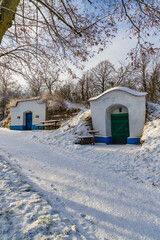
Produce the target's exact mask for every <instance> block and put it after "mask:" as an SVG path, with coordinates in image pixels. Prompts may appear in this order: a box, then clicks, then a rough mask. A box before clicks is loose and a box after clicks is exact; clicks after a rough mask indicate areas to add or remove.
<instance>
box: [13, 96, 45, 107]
mask: <svg viewBox="0 0 160 240" xmlns="http://www.w3.org/2000/svg"><path fill="white" fill-rule="evenodd" d="M28 101H37V102H38V103H42V102H41V99H40V97H34V98H28V99H20V100H17V101H16V102H15V104H14V105H12V106H11V107H17V105H18V103H19V102H28Z"/></svg>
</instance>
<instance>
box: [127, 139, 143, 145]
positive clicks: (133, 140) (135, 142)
mask: <svg viewBox="0 0 160 240" xmlns="http://www.w3.org/2000/svg"><path fill="white" fill-rule="evenodd" d="M127 144H141V142H140V138H127Z"/></svg>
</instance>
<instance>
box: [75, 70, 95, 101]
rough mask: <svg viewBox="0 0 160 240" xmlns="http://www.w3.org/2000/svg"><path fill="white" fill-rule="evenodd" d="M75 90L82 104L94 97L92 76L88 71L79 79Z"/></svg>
mask: <svg viewBox="0 0 160 240" xmlns="http://www.w3.org/2000/svg"><path fill="white" fill-rule="evenodd" d="M77 89H78V91H79V93H80V99H81V100H82V101H83V102H86V101H88V99H89V98H90V97H91V96H93V95H94V87H93V76H92V73H91V72H90V71H89V70H88V71H86V72H84V73H83V75H82V77H81V78H80V79H79V81H78V88H77Z"/></svg>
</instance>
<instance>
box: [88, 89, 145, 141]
mask: <svg viewBox="0 0 160 240" xmlns="http://www.w3.org/2000/svg"><path fill="white" fill-rule="evenodd" d="M90 105H91V113H92V124H93V128H94V129H96V130H98V131H99V133H100V134H101V135H103V136H108V137H109V136H111V114H112V113H117V111H118V109H119V108H120V107H122V113H125V112H127V110H128V114H129V131H130V136H129V137H131V138H137V137H140V136H141V135H142V131H143V127H144V123H145V114H146V106H145V95H140V94H139V95H138V94H137V95H136V96H135V95H133V94H130V93H129V92H126V91H122V90H118V89H116V90H114V91H109V92H107V93H106V94H102V95H101V96H100V97H99V98H98V97H97V98H95V99H93V100H92V99H91V101H90Z"/></svg>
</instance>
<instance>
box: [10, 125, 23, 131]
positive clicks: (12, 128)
mask: <svg viewBox="0 0 160 240" xmlns="http://www.w3.org/2000/svg"><path fill="white" fill-rule="evenodd" d="M10 130H19V131H23V130H26V127H25V126H10Z"/></svg>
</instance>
